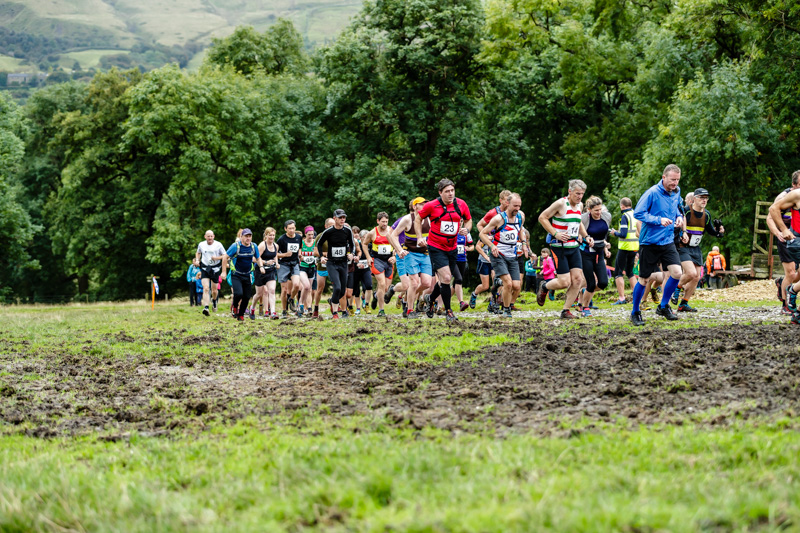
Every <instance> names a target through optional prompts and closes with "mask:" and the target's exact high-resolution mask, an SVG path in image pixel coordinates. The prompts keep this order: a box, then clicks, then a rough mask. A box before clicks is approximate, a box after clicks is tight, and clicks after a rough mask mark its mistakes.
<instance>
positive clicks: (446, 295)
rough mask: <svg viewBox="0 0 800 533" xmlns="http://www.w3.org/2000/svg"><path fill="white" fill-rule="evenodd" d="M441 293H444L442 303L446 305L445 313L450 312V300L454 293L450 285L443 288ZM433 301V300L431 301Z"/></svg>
mask: <svg viewBox="0 0 800 533" xmlns="http://www.w3.org/2000/svg"><path fill="white" fill-rule="evenodd" d="M441 293H442V303H443V304H444V309H445V311H450V298H451V296H452V293H451V292H450V285H445V286H444V287H441ZM431 301H433V299H431Z"/></svg>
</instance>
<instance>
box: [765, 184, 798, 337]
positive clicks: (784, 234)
mask: <svg viewBox="0 0 800 533" xmlns="http://www.w3.org/2000/svg"><path fill="white" fill-rule="evenodd" d="M795 176H797V179H798V180H800V170H798V171H796V172H795V173H794V174H792V184H794V182H795ZM798 209H800V188H796V189H792V190H791V191H789V192H788V193H786V195H785V196H783V198H781V199H780V200H776V201H775V202H774V203H773V204H772V205H771V206H770V208H769V215H770V218H772V221H773V222H774V223H775V226H776V227H777V229H778V231H779V232H780V233H779V238H778V240H781V241H783V242H784V243H785V244H786V255H787V259H789V260H791V261H794V262H795V263H800V238H798V237H800V211H798ZM784 211H789V212H790V213H791V220H790V222H789V226H786V223H785V222H784V219H783V212H784ZM782 260H783V258H781V261H782ZM798 291H800V281H796V282H795V283H794V284H793V285H789V287H788V288H787V289H786V307H787V308H788V309H789V311H791V312H792V324H795V325H800V312H798V310H797V292H798Z"/></svg>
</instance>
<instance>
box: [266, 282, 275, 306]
mask: <svg viewBox="0 0 800 533" xmlns="http://www.w3.org/2000/svg"><path fill="white" fill-rule="evenodd" d="M276 285H277V282H276V281H275V280H274V279H273V280H272V281H268V282H267V285H266V287H267V290H266V293H267V298H266V300H267V302H266V307H267V309H269V310H270V311H271V312H272V313H273V314H274V313H275V287H276Z"/></svg>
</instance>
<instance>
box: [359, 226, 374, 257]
mask: <svg viewBox="0 0 800 533" xmlns="http://www.w3.org/2000/svg"><path fill="white" fill-rule="evenodd" d="M373 233H375V230H374V229H372V230H371V231H370V232H369V233H367V234H366V235H365V236H364V238H363V239H361V249H362V251H363V252H364V255H363V257H366V258H367V259H368V260H369V264H370V265H371V264H372V263H373V262H374V261H373V259H372V256H371V255H370V253H369V244H370V243H371V242H372V241H373V239H374V238H375V235H373Z"/></svg>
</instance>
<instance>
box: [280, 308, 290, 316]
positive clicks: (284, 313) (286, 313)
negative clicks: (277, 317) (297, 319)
mask: <svg viewBox="0 0 800 533" xmlns="http://www.w3.org/2000/svg"><path fill="white" fill-rule="evenodd" d="M281 316H282V317H283V318H289V312H288V311H287V310H286V309H284V310H283V313H282V314H281Z"/></svg>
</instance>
